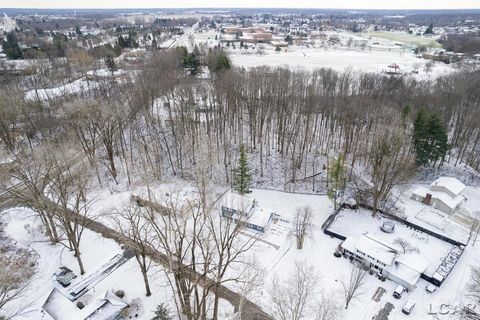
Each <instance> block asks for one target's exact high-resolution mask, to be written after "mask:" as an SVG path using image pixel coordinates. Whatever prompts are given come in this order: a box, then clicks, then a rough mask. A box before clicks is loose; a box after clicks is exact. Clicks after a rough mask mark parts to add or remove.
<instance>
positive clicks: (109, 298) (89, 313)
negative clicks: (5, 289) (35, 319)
mask: <svg viewBox="0 0 480 320" xmlns="http://www.w3.org/2000/svg"><path fill="white" fill-rule="evenodd" d="M128 307H129V305H128V303H127V302H125V301H124V300H123V299H121V298H119V297H117V296H116V295H115V293H114V292H113V290H107V291H104V292H103V293H101V294H100V295H99V296H97V297H96V298H93V299H91V301H89V303H87V304H86V305H85V306H84V307H83V308H82V309H80V308H78V307H77V305H76V303H75V302H72V301H70V300H69V299H67V298H66V297H65V295H64V294H63V293H61V292H60V291H59V290H58V289H56V288H54V289H53V290H52V291H51V293H50V294H49V295H48V297H47V299H46V301H45V303H44V304H43V306H42V310H43V316H42V319H48V320H63V319H71V320H118V319H122V317H121V313H122V311H123V310H125V309H126V308H128Z"/></svg>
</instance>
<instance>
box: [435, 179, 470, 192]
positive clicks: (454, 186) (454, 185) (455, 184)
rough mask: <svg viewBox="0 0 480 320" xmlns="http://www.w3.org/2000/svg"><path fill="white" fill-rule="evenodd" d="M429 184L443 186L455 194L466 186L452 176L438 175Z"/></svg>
mask: <svg viewBox="0 0 480 320" xmlns="http://www.w3.org/2000/svg"><path fill="white" fill-rule="evenodd" d="M431 186H438V187H444V188H446V189H448V190H449V191H450V192H452V193H453V194H455V195H459V194H460V193H462V191H463V190H465V187H466V186H465V185H464V184H463V183H462V182H460V180H458V179H457V178H453V177H440V178H438V179H437V180H435V181H433V182H432V184H431Z"/></svg>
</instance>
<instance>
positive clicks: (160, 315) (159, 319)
mask: <svg viewBox="0 0 480 320" xmlns="http://www.w3.org/2000/svg"><path fill="white" fill-rule="evenodd" d="M152 320H172V317H171V316H170V310H168V308H167V307H166V306H165V305H164V304H163V303H162V304H160V305H158V306H157V309H156V310H155V316H154V317H153V318H152Z"/></svg>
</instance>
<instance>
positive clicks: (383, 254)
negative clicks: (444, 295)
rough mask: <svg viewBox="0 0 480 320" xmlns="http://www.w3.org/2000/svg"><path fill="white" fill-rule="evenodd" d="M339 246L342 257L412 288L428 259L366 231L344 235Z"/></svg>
mask: <svg viewBox="0 0 480 320" xmlns="http://www.w3.org/2000/svg"><path fill="white" fill-rule="evenodd" d="M340 247H341V250H342V253H343V254H344V255H345V256H346V257H348V258H350V259H352V260H354V261H356V262H358V263H360V264H361V265H363V266H365V267H366V268H369V269H370V270H373V271H376V272H377V274H378V275H380V276H382V277H385V278H387V279H390V280H392V281H394V282H396V283H398V284H401V285H402V286H404V287H405V288H407V289H408V290H412V289H414V288H415V286H416V283H417V281H418V279H420V276H421V274H422V273H424V272H425V270H426V269H427V267H428V262H427V261H426V260H425V259H424V258H422V257H421V256H420V255H419V254H417V253H403V252H402V249H401V248H398V247H396V246H394V245H392V244H389V243H386V242H384V241H382V240H379V239H377V238H375V237H373V236H372V235H370V234H367V233H366V234H363V235H362V236H361V237H359V238H357V237H348V238H347V239H345V241H344V242H343V243H342V244H341V245H340Z"/></svg>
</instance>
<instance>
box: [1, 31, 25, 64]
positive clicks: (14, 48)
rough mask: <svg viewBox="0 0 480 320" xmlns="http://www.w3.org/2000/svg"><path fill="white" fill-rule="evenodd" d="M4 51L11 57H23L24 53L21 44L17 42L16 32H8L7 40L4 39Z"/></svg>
mask: <svg viewBox="0 0 480 320" xmlns="http://www.w3.org/2000/svg"><path fill="white" fill-rule="evenodd" d="M2 47H3V52H4V53H5V55H6V56H7V58H9V59H22V58H23V54H22V50H21V49H20V46H19V45H18V42H17V37H16V36H15V33H13V31H12V32H10V33H9V34H7V40H2Z"/></svg>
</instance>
